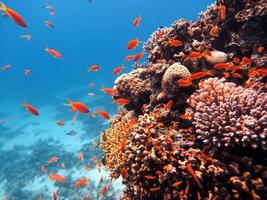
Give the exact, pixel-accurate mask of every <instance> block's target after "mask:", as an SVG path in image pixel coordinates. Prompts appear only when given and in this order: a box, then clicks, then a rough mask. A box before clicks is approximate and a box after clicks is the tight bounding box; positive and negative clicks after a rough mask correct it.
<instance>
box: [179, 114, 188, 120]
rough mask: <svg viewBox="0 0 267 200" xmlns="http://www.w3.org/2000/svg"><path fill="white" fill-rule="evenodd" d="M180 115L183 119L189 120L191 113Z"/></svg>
mask: <svg viewBox="0 0 267 200" xmlns="http://www.w3.org/2000/svg"><path fill="white" fill-rule="evenodd" d="M179 117H180V118H181V119H183V120H188V119H189V115H187V114H184V115H180V116H179Z"/></svg>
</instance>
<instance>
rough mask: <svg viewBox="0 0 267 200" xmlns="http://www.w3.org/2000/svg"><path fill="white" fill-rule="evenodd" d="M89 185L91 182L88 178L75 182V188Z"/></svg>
mask: <svg viewBox="0 0 267 200" xmlns="http://www.w3.org/2000/svg"><path fill="white" fill-rule="evenodd" d="M88 183H89V181H88V179H87V178H81V179H80V180H78V181H76V182H75V184H74V187H75V188H80V187H83V186H86V185H88Z"/></svg>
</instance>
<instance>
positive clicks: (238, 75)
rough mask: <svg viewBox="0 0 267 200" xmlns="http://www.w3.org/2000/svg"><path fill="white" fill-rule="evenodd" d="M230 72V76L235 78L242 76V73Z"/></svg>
mask: <svg viewBox="0 0 267 200" xmlns="http://www.w3.org/2000/svg"><path fill="white" fill-rule="evenodd" d="M231 74H232V76H233V77H235V78H242V75H241V74H239V73H236V72H234V73H231Z"/></svg>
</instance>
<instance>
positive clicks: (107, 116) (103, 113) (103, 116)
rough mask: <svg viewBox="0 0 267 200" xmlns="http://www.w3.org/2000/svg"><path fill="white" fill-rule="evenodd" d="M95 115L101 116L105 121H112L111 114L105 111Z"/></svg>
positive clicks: (98, 111)
mask: <svg viewBox="0 0 267 200" xmlns="http://www.w3.org/2000/svg"><path fill="white" fill-rule="evenodd" d="M95 113H97V114H99V115H100V116H101V117H102V118H104V119H107V120H108V119H110V116H109V114H108V113H107V112H106V111H104V110H96V111H95Z"/></svg>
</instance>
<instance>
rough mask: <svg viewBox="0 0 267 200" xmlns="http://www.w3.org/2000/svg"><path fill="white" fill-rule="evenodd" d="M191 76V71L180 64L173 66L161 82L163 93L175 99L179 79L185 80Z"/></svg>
mask: <svg viewBox="0 0 267 200" xmlns="http://www.w3.org/2000/svg"><path fill="white" fill-rule="evenodd" d="M190 75H191V73H190V71H189V70H188V69H187V68H186V67H185V66H183V65H181V64H180V63H174V64H172V65H171V66H170V67H169V68H168V69H167V70H166V71H165V73H164V75H163V77H162V81H161V88H162V92H163V93H164V94H166V95H167V96H168V97H169V98H170V97H173V96H174V95H175V93H176V92H177V89H178V85H177V83H176V81H177V80H178V79H185V78H187V77H189V76H190Z"/></svg>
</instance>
